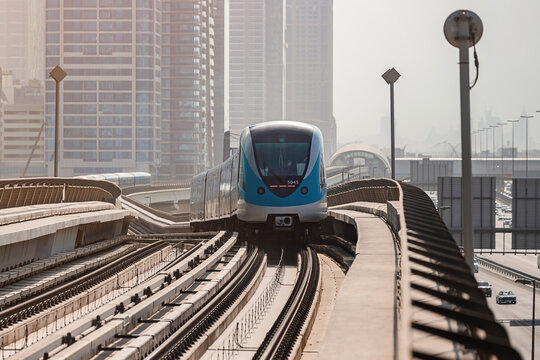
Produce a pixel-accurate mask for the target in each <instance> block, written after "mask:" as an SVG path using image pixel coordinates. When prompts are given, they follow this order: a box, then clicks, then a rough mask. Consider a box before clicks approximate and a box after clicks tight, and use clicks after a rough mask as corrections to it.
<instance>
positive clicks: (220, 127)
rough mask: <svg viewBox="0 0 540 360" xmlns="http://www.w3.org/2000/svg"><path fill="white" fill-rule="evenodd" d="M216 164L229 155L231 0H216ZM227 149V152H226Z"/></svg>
mask: <svg viewBox="0 0 540 360" xmlns="http://www.w3.org/2000/svg"><path fill="white" fill-rule="evenodd" d="M213 17H214V22H215V24H214V164H219V163H220V162H221V161H222V160H223V158H224V157H225V158H227V157H228V155H229V154H228V152H227V151H225V148H226V147H227V148H228V146H227V142H226V139H225V132H226V131H228V130H229V112H228V111H227V109H228V102H229V0H216V1H215V12H214V16H213ZM224 151H225V153H224Z"/></svg>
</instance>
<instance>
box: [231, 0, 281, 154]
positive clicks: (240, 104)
mask: <svg viewBox="0 0 540 360" xmlns="http://www.w3.org/2000/svg"><path fill="white" fill-rule="evenodd" d="M284 6H285V4H284V1H283V0H230V11H229V14H230V17H229V19H230V24H229V29H230V31H229V127H230V131H231V147H233V148H235V147H238V136H239V135H240V133H241V131H242V129H243V128H244V127H246V126H248V125H251V124H255V123H259V122H262V121H267V120H283V118H284V114H283V110H284V106H283V101H284V94H285V84H284V71H285V69H284V57H283V51H284V48H285V43H284V31H285V24H284V19H283V16H284Z"/></svg>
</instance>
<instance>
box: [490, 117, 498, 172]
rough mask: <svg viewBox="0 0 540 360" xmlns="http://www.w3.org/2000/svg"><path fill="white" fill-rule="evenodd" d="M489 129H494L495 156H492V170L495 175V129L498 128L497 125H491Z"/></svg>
mask: <svg viewBox="0 0 540 360" xmlns="http://www.w3.org/2000/svg"><path fill="white" fill-rule="evenodd" d="M489 127H490V128H491V129H493V142H492V144H493V154H491V160H492V163H491V170H492V171H493V173H495V129H496V128H497V125H489Z"/></svg>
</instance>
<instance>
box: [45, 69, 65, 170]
mask: <svg viewBox="0 0 540 360" xmlns="http://www.w3.org/2000/svg"><path fill="white" fill-rule="evenodd" d="M66 75H67V73H66V72H65V71H64V70H63V69H62V68H61V67H60V66H58V65H57V66H55V68H54V69H52V71H51V72H50V73H49V76H50V77H52V78H53V79H54V81H55V82H56V102H55V113H54V177H58V127H59V126H58V107H59V106H58V103H59V102H60V82H61V81H62V80H64V78H65V77H66Z"/></svg>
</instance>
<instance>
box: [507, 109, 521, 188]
mask: <svg viewBox="0 0 540 360" xmlns="http://www.w3.org/2000/svg"><path fill="white" fill-rule="evenodd" d="M506 122H509V123H511V124H512V179H513V178H514V157H515V155H516V153H515V151H514V124H515V123H517V122H519V119H518V120H506Z"/></svg>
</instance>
